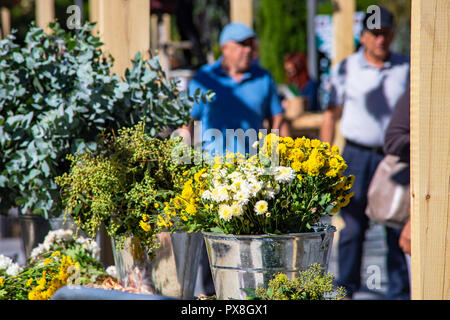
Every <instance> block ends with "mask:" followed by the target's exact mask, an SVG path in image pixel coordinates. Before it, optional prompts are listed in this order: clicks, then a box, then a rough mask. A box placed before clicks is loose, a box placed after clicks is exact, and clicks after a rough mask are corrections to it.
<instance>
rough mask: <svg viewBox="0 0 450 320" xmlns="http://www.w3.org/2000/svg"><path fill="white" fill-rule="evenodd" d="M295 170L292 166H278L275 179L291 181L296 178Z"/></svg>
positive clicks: (285, 181)
mask: <svg viewBox="0 0 450 320" xmlns="http://www.w3.org/2000/svg"><path fill="white" fill-rule="evenodd" d="M295 176H296V175H295V170H294V169H292V168H291V167H283V166H280V167H277V168H276V169H275V181H277V182H284V183H291V182H292V181H294V179H295Z"/></svg>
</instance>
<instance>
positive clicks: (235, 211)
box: [231, 203, 242, 217]
mask: <svg viewBox="0 0 450 320" xmlns="http://www.w3.org/2000/svg"><path fill="white" fill-rule="evenodd" d="M231 213H232V214H233V216H235V217H236V216H240V215H241V214H242V207H241V206H240V205H239V204H238V203H233V204H232V205H231Z"/></svg>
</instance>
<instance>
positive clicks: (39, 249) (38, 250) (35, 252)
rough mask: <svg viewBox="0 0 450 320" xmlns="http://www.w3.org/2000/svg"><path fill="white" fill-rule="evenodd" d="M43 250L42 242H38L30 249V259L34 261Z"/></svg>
mask: <svg viewBox="0 0 450 320" xmlns="http://www.w3.org/2000/svg"><path fill="white" fill-rule="evenodd" d="M44 252H45V248H44V244H43V243H40V244H39V245H38V246H37V247H36V248H34V249H33V250H32V251H31V254H30V259H31V260H32V261H35V260H36V259H37V258H38V257H39V256H40V255H41V254H43V253H44Z"/></svg>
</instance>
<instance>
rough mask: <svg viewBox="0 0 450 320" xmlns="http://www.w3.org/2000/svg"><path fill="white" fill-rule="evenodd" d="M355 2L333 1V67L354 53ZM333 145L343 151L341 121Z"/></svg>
mask: <svg viewBox="0 0 450 320" xmlns="http://www.w3.org/2000/svg"><path fill="white" fill-rule="evenodd" d="M355 8H356V4H355V0H333V56H332V65H335V64H337V63H339V62H341V61H342V60H344V59H345V58H347V57H348V56H349V55H351V54H352V53H353V52H354V51H355V43H354V39H353V16H354V14H355ZM333 145H336V146H338V147H339V150H341V151H342V150H344V145H345V139H344V137H343V136H342V133H341V121H340V120H339V121H337V123H336V129H335V134H334V141H333Z"/></svg>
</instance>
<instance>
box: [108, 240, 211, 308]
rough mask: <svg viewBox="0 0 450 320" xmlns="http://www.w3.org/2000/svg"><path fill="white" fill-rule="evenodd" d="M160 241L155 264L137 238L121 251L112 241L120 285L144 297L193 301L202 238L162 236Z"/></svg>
mask: <svg viewBox="0 0 450 320" xmlns="http://www.w3.org/2000/svg"><path fill="white" fill-rule="evenodd" d="M158 239H159V241H160V242H161V247H160V248H158V249H157V250H156V252H155V256H154V258H153V259H152V260H150V258H149V256H148V255H147V253H146V251H145V250H144V249H143V248H142V246H141V245H140V243H139V241H138V240H136V239H134V238H128V239H127V240H126V241H125V244H124V246H123V248H121V249H119V248H117V246H116V244H115V242H114V240H113V241H112V245H113V254H114V261H115V265H116V271H117V274H118V277H119V281H120V282H121V283H122V285H123V286H125V287H132V288H136V289H138V290H139V291H140V292H143V293H153V294H157V295H162V296H166V297H173V298H180V299H193V298H194V289H195V281H196V278H197V269H198V264H199V259H200V250H201V246H202V241H203V237H202V234H201V233H188V232H175V233H170V232H162V233H160V234H159V235H158Z"/></svg>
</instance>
